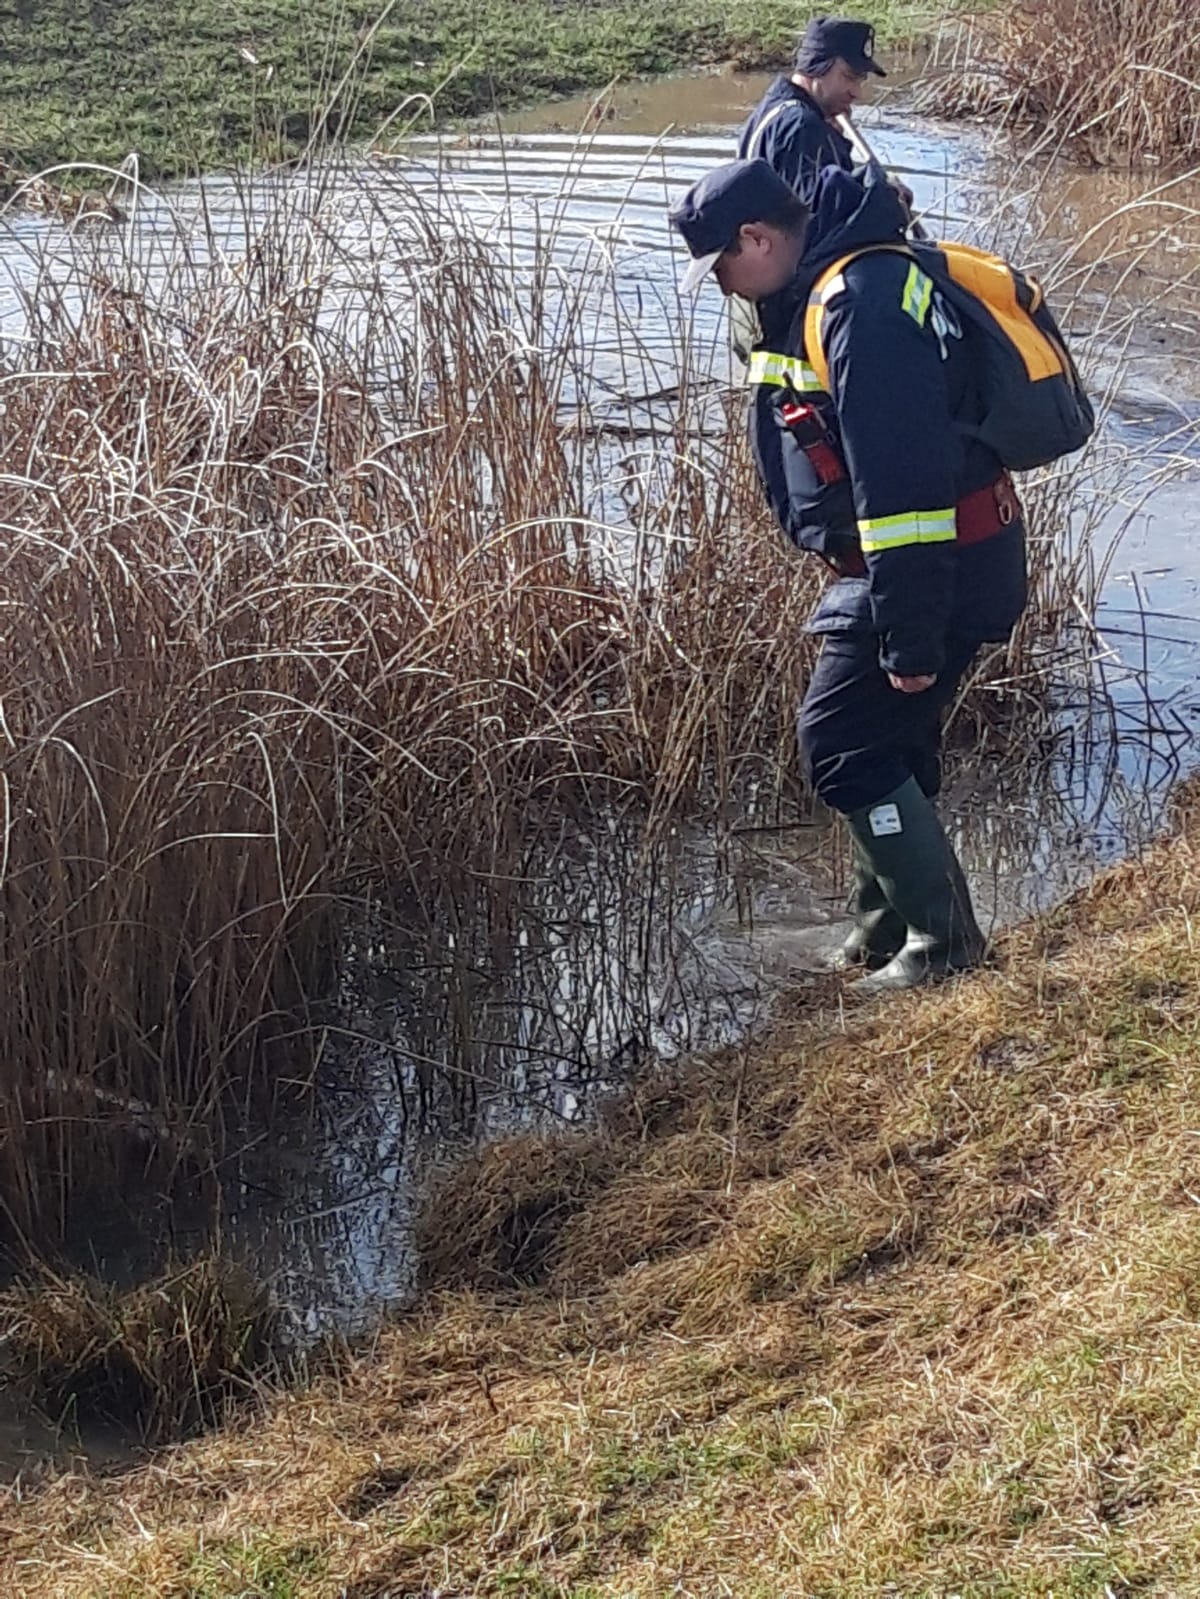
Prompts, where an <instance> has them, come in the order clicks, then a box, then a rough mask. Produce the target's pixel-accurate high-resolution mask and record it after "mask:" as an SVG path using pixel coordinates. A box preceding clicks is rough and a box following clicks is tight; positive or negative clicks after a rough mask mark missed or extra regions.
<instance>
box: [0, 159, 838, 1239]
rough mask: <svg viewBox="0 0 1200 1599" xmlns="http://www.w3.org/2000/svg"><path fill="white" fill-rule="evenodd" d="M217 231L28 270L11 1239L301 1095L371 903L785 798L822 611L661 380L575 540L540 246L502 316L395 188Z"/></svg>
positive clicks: (602, 455)
mask: <svg viewBox="0 0 1200 1599" xmlns="http://www.w3.org/2000/svg"><path fill="white" fill-rule="evenodd" d="M248 203H249V202H247V204H248ZM326 206H328V210H326ZM355 207H357V211H356V212H355V215H356V216H357V220H358V222H359V223H361V227H362V229H363V230H364V234H365V236H369V237H371V238H372V239H374V240H375V241H376V243H377V245H378V251H377V253H376V254H374V255H371V256H369V258H367V259H365V260H358V259H356V260H355V261H353V262H348V261H346V260H345V259H344V256H343V252H344V248H345V238H346V227H347V221H346V218H347V210H348V209H349V210H351V211H353V210H354V208H355ZM327 224H328V225H327ZM246 230H247V233H248V235H249V236H251V237H252V238H253V245H252V246H251V247H249V248H248V249H247V251H246V252H244V254H243V255H241V256H239V257H237V258H235V259H234V260H232V261H229V260H227V258H226V257H225V255H224V254H223V253H222V251H221V250H218V249H217V248H215V246H214V247H213V248H212V249H209V247H208V241H206V239H205V238H204V237H203V234H201V235H199V236H194V235H192V234H189V233H187V232H181V234H180V236H179V239H178V241H177V244H176V245H175V247H174V253H173V254H172V253H168V258H167V259H166V261H165V262H164V261H163V260H162V259H159V258H157V257H156V259H155V260H154V261H153V262H152V263H151V265H149V266H147V265H146V264H145V263H144V262H140V261H139V260H137V259H134V258H128V259H126V258H125V257H124V256H123V255H122V250H123V249H124V244H123V243H122V241H123V239H124V237H125V236H124V235H120V236H116V237H113V238H105V239H103V240H92V241H91V242H90V243H87V242H83V241H77V245H76V249H77V254H76V257H75V276H74V277H73V278H71V279H70V281H68V282H66V283H64V282H63V268H62V264H61V262H58V261H56V260H53V259H47V260H46V261H44V262H41V263H34V264H33V265H34V273H33V276H34V281H33V283H32V287H31V288H30V290H29V294H28V301H27V314H28V321H29V328H28V334H29V336H28V338H27V339H26V340H20V341H18V340H14V341H10V342H8V343H6V344H5V346H4V352H3V355H2V357H0V380H2V381H3V384H4V389H5V394H6V396H7V399H6V402H5V426H4V429H3V433H2V436H0V521H2V523H3V526H4V528H5V529H6V530H7V531H6V532H5V535H4V540H3V552H2V555H0V615H3V617H4V626H5V644H6V647H5V650H4V654H3V664H2V665H0V705H2V706H3V715H2V717H0V987H2V989H3V993H4V996H5V1003H4V1006H3V1008H2V1010H0V1207H2V1209H3V1211H4V1213H5V1215H6V1216H7V1217H8V1218H11V1220H12V1222H13V1223H15V1225H16V1227H17V1228H18V1229H19V1230H20V1231H21V1232H22V1233H23V1234H24V1235H25V1236H27V1237H29V1238H31V1239H37V1238H41V1237H46V1236H48V1235H50V1236H52V1235H53V1234H54V1232H55V1231H56V1229H58V1228H59V1227H60V1226H61V1224H62V1220H63V1217H64V1214H65V1213H66V1212H67V1211H68V1209H69V1207H70V1205H71V1203H72V1201H73V1200H74V1199H75V1198H76V1196H78V1195H79V1194H80V1193H81V1192H84V1191H88V1190H90V1189H91V1188H93V1187H94V1186H96V1185H99V1186H101V1187H103V1185H104V1183H105V1182H107V1181H110V1180H119V1179H120V1176H121V1173H122V1171H123V1169H124V1167H125V1166H126V1165H127V1164H128V1163H129V1161H130V1160H133V1161H136V1162H138V1163H144V1162H145V1161H146V1159H147V1145H149V1146H150V1153H151V1155H157V1156H161V1157H164V1158H165V1161H166V1163H167V1164H178V1163H180V1162H187V1163H189V1165H190V1166H192V1167H193V1168H194V1167H195V1166H197V1165H199V1166H201V1167H203V1166H205V1165H206V1164H208V1162H209V1158H210V1154H211V1150H212V1146H213V1145H214V1144H216V1143H218V1142H219V1141H220V1138H221V1129H222V1125H223V1119H224V1117H225V1114H226V1111H227V1109H228V1106H229V1104H230V1101H231V1099H232V1096H233V1093H234V1091H236V1092H237V1094H238V1098H239V1101H240V1102H241V1103H242V1104H245V1103H251V1104H254V1103H258V1104H264V1103H265V1104H267V1105H269V1103H270V1100H271V1098H272V1096H273V1094H274V1093H275V1092H276V1090H277V1085H278V1084H279V1082H280V1080H281V1079H282V1078H286V1079H287V1080H288V1081H290V1082H292V1083H296V1082H303V1081H304V1080H305V1078H306V1077H307V1076H308V1074H309V1073H310V1072H311V1070H312V1069H313V1065H314V1062H315V1061H316V1059H317V1057H318V1055H319V1052H320V1049H321V1047H322V1038H323V1034H322V1030H321V1022H322V1020H323V1019H324V1018H323V1017H322V1014H321V1012H320V1010H319V1007H320V1006H321V1004H322V1003H323V1002H324V1001H325V1000H326V999H327V998H328V997H329V996H331V995H332V994H333V993H334V991H335V987H336V984H335V975H334V974H335V968H336V965H337V960H338V949H339V941H340V939H341V938H342V934H343V930H344V929H345V928H346V927H347V926H351V927H353V926H355V925H356V922H357V921H361V920H362V919H365V918H367V917H368V916H369V915H370V913H371V907H372V904H373V899H372V896H373V894H374V893H375V891H376V888H377V886H378V885H379V884H380V883H384V884H389V885H400V886H401V887H404V886H407V887H408V888H410V889H411V890H412V892H413V893H414V895H416V896H418V897H419V899H420V900H421V902H422V903H427V902H428V901H429V899H430V897H431V896H436V895H437V894H438V893H439V892H442V891H443V888H444V891H445V893H446V894H447V895H448V896H449V897H450V898H453V896H454V893H455V887H456V885H460V884H462V883H464V882H471V881H475V882H477V881H480V880H486V881H489V882H502V881H503V880H504V879H505V877H506V876H507V877H515V876H516V875H517V874H518V873H519V870H520V866H521V863H522V861H523V860H524V859H525V858H526V852H527V851H528V850H529V848H530V847H531V842H530V841H531V838H532V837H533V836H535V835H536V833H537V830H538V826H539V818H540V817H544V816H545V815H547V814H549V813H550V811H551V810H552V808H553V807H555V806H565V805H575V806H591V807H593V808H598V807H600V806H603V805H610V806H613V807H619V806H630V807H634V806H635V807H637V808H638V810H639V813H640V814H641V815H642V816H644V817H646V818H648V819H649V822H650V825H651V826H655V825H658V824H661V823H663V822H664V821H665V820H666V819H668V818H673V817H678V816H679V815H680V814H682V813H683V812H685V811H686V810H688V809H689V808H691V809H696V810H699V809H704V808H708V807H711V806H713V805H715V804H720V803H722V802H723V801H724V799H725V798H726V797H727V796H728V795H729V794H731V793H732V792H734V791H735V790H736V789H737V788H738V786H739V785H742V784H746V783H749V782H752V781H753V782H758V783H760V784H762V785H763V792H764V793H770V792H775V793H778V792H780V791H781V790H782V789H784V788H786V787H787V786H788V785H789V784H790V782H791V776H790V766H791V755H792V743H793V732H792V727H793V717H794V708H795V700H796V697H797V694H798V692H799V685H800V681H801V677H802V671H801V668H802V664H803V661H804V659H805V656H806V653H807V650H808V648H809V646H808V645H807V643H806V642H805V641H804V639H803V635H802V630H801V625H800V623H801V619H802V617H803V615H804V613H805V610H806V607H807V604H808V601H809V599H810V597H811V594H812V591H813V587H814V583H815V581H816V578H815V575H814V573H813V572H812V571H811V570H809V569H807V568H803V569H802V568H801V567H800V566H799V565H798V564H796V563H792V562H789V561H788V560H787V558H786V556H785V554H784V552H783V551H782V549H781V547H780V544H779V540H778V538H777V536H776V535H775V534H774V533H773V532H772V531H771V530H770V528H769V527H767V526H766V524H765V522H764V518H763V515H762V512H761V508H760V505H759V501H758V496H757V493H756V491H755V490H754V488H753V474H752V470H751V468H750V465H749V462H748V459H747V456H746V452H745V449H744V446H743V444H742V441H741V438H740V432H739V431H738V430H734V432H733V434H732V435H731V440H730V442H728V443H727V442H726V441H725V440H724V439H723V438H721V437H717V438H716V439H712V438H710V439H708V440H707V441H706V442H705V444H704V448H703V451H702V452H701V451H699V450H698V449H697V447H696V444H695V437H694V434H695V427H696V426H698V416H697V414H696V413H697V412H698V410H699V408H700V406H701V405H702V404H705V403H706V399H705V396H704V395H702V394H696V395H693V394H692V393H691V392H690V391H689V390H688V388H687V386H686V384H685V385H684V388H683V390H682V393H681V399H680V402H679V405H678V407H677V416H678V432H675V431H670V432H669V433H668V436H667V437H665V438H664V439H662V440H661V441H658V442H655V441H654V440H653V439H652V440H650V441H649V442H648V443H646V444H645V446H644V447H643V446H642V445H639V444H637V442H636V440H637V434H636V433H631V439H632V440H633V443H632V445H631V446H630V447H631V448H632V450H633V454H632V456H631V457H630V459H631V460H632V462H633V468H632V470H633V484H634V487H633V489H631V491H630V492H631V494H632V496H633V497H632V498H631V499H630V500H629V502H628V505H627V508H626V509H627V513H628V514H626V512H624V511H623V512H621V514H620V515H619V516H617V515H616V513H615V512H614V513H612V514H613V516H614V518H615V520H616V521H617V522H618V523H619V524H620V526H619V527H618V528H617V529H616V530H615V531H614V528H613V527H612V526H610V525H609V523H608V522H607V521H605V520H604V518H603V516H602V515H600V514H599V513H598V512H597V509H596V505H595V501H594V486H595V485H596V484H597V483H599V482H602V481H611V480H612V479H613V477H614V474H615V473H616V471H617V466H618V463H619V461H620V460H621V459H623V456H622V450H621V449H615V448H614V445H613V442H612V436H611V432H610V431H609V429H610V428H611V427H612V426H617V433H618V436H619V435H620V432H621V428H620V426H619V424H620V422H621V419H620V417H618V418H617V423H616V424H614V423H612V422H611V419H610V422H609V423H607V424H606V426H605V428H598V427H597V428H592V427H591V425H590V423H589V421H588V418H587V417H586V416H584V418H583V419H582V422H581V420H580V417H579V416H578V415H576V414H573V413H574V412H577V411H578V405H577V404H576V403H575V402H574V401H573V400H571V399H570V395H571V393H572V391H573V389H574V387H575V384H576V378H577V375H578V373H579V371H580V370H581V369H582V368H584V367H585V366H586V365H587V364H588V363H589V362H590V361H591V359H592V352H591V351H590V349H589V346H588V342H587V341H588V335H587V333H586V330H585V328H584V325H583V321H582V319H583V317H584V313H585V309H586V305H585V300H584V294H585V290H584V289H583V288H579V287H577V286H572V285H571V284H568V285H567V286H566V287H563V286H562V284H561V282H560V280H559V278H558V276H557V267H556V265H555V260H554V256H553V241H552V240H551V239H547V240H541V239H539V240H537V241H535V247H534V261H533V265H532V269H531V270H532V277H533V281H532V283H531V282H530V281H529V278H528V277H527V276H521V277H520V279H519V282H518V280H517V277H515V276H514V274H515V272H516V270H517V269H515V268H514V267H512V266H511V265H510V264H507V263H506V261H505V258H504V255H503V252H502V251H501V250H500V249H499V248H498V247H496V246H494V245H491V244H488V243H487V242H485V241H484V240H482V239H480V238H477V237H475V236H473V235H472V234H471V233H469V232H467V231H464V229H463V228H462V227H461V226H460V225H455V226H454V227H451V226H449V225H448V224H447V221H446V219H445V217H444V216H443V215H442V214H441V212H440V210H439V207H438V204H437V202H428V201H423V200H421V199H420V198H419V197H418V196H417V195H416V194H415V193H413V192H412V191H410V190H409V189H408V188H407V187H406V185H405V184H404V182H403V181H402V180H401V179H395V178H390V177H389V176H388V175H387V174H385V173H382V172H381V173H379V174H375V175H373V176H372V178H371V183H370V187H369V188H367V187H364V188H363V190H362V191H361V192H360V193H355V192H353V191H352V192H350V193H349V194H347V193H346V192H341V193H338V194H336V195H328V196H327V195H326V194H325V193H324V192H323V191H322V190H321V189H320V187H319V185H318V186H315V187H314V188H313V189H312V190H311V191H309V192H303V191H300V190H299V189H297V190H296V191H295V192H293V193H291V194H289V195H288V196H286V197H284V198H281V199H278V200H277V201H276V202H275V207H274V209H269V210H268V212H267V214H265V215H264V214H262V213H261V212H260V213H256V214H255V215H253V216H251V215H249V214H248V215H247V218H246ZM350 231H351V233H353V229H352V228H351V230H350ZM160 253H161V252H160ZM598 270H599V269H598ZM520 271H521V273H525V272H526V267H525V266H524V265H522V267H521V268H520ZM348 275H349V276H351V277H353V280H354V283H355V297H354V300H353V304H352V305H348V304H347V301H346V297H345V292H344V287H343V286H344V284H345V282H346V281H347V276H348ZM581 281H582V282H583V283H585V284H592V283H593V281H594V280H593V278H592V277H591V276H590V275H589V274H587V273H585V274H584V275H583V278H582V280H581ZM599 281H600V282H601V283H602V282H603V274H602V273H600V277H599ZM643 354H644V352H640V351H639V350H638V349H637V348H633V347H631V348H628V349H626V350H624V351H623V352H622V353H621V354H620V355H619V357H618V359H619V361H620V362H621V363H623V365H624V370H625V371H626V372H632V373H634V374H635V376H634V377H633V378H631V379H630V381H631V382H632V383H633V385H634V386H635V387H636V384H637V376H636V374H637V371H638V366H639V362H640V361H641V360H642V357H643ZM643 370H644V371H646V372H647V373H649V372H650V371H651V368H650V367H649V366H644V367H643ZM647 386H648V387H650V386H652V383H651V381H650V379H649V378H648V379H647ZM693 408H695V409H693ZM635 414H636V413H635V411H634V409H633V408H632V407H631V409H630V416H629V418H627V419H626V422H627V425H628V426H629V427H630V429H632V428H633V425H634V424H633V417H634V415H635ZM622 448H624V446H622ZM735 530H736V531H735ZM618 534H619V537H618ZM617 546H619V548H617ZM714 593H719V594H720V603H719V604H715V603H714V601H713V595H714ZM131 1133H132V1134H134V1135H135V1136H134V1138H133V1139H132V1140H131V1138H130V1136H129V1135H130V1134H131Z"/></svg>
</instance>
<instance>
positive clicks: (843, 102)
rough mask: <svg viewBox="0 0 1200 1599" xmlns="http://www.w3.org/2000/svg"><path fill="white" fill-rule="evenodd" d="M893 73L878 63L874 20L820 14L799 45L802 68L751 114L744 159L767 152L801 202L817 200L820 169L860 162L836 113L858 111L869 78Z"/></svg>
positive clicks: (742, 142) (780, 81) (741, 144)
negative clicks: (889, 72)
mask: <svg viewBox="0 0 1200 1599" xmlns="http://www.w3.org/2000/svg"><path fill="white" fill-rule="evenodd" d="M872 74H874V75H875V76H877V77H880V78H883V77H886V76H887V74H886V73H885V72H884V70H883V68H882V67H881V66H880V65H879V63H878V62H877V61H876V60H875V29H874V28H873V27H871V25H870V23H868V22H855V21H852V20H850V19H849V18H843V17H818V18H817V19H816V20H815V21H813V22H810V23H809V25H808V27H807V29H806V30H805V33H804V36H803V38H802V39H801V40H800V43H799V44H798V46H797V47H796V55H795V70H794V71H793V73H792V74H791V76H790V77H784V76H780V77H778V78H776V80H775V82H774V83H773V84H772V85H771V87H770V88H769V89H768V90H767V92H766V94H765V95H764V96H763V98H762V100H761V101H760V102H759V104H758V105H757V106H756V107H755V109H754V111H753V112H752V113H751V115H750V116H749V117H748V118H747V120H746V123H745V125H744V126H743V128H742V131H741V135H740V137H739V139H738V156H739V158H741V159H744V160H745V159H750V160H752V159H754V158H756V157H759V156H761V157H762V159H763V160H764V161H767V162H769V163H770V165H771V167H772V168H773V169H774V171H775V172H777V173H778V174H779V176H780V177H781V178H782V179H783V180H784V182H785V183H788V184H790V185H791V187H792V188H793V189H795V191H796V193H797V194H798V195H799V196H800V198H801V199H802V200H805V201H808V200H811V199H812V195H813V191H814V189H815V188H816V183H817V178H818V176H819V175H820V172H821V169H822V168H823V167H827V166H835V167H841V168H842V169H843V171H845V172H849V171H850V170H851V167H852V166H853V164H854V158H853V153H852V150H851V146H850V141H849V140H848V139H847V138H846V137H845V135H844V134H843V133H842V132H841V130H840V129H839V128H838V126H837V118H838V117H842V116H847V115H848V114H849V113H850V111H851V110H852V109H853V108H854V105H855V104H856V102H857V100H858V97H859V95H860V94H861V93H862V89H863V85H864V84H865V83H866V81H867V78H868V77H869V76H871V75H872Z"/></svg>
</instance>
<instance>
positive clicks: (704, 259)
mask: <svg viewBox="0 0 1200 1599" xmlns="http://www.w3.org/2000/svg"><path fill="white" fill-rule="evenodd" d="M724 254H725V252H724V250H710V251H709V253H708V254H707V255H697V256H693V257H692V264H691V265H690V266H689V267H688V269H687V271H686V272H685V273H684V274H683V281H682V282H681V283H680V285H679V292H680V293H681V294H695V292H696V290H697V289H698V288H699V287H700V285H701V284H702V283H703V282H704V280H705V278H706V277H707V276H708V274H709V273H710V272H711V271H712V269H713V267H715V266H716V264H717V262H718V261H719V260H720V259H721V257H722V256H723V255H724Z"/></svg>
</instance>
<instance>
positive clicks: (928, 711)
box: [799, 629, 979, 815]
mask: <svg viewBox="0 0 1200 1599" xmlns="http://www.w3.org/2000/svg"><path fill="white" fill-rule="evenodd" d="M978 649H979V642H978V640H969V641H968V640H965V639H948V640H947V642H946V657H945V665H944V667H943V669H942V671H941V672H939V674H938V680H937V682H936V683H935V684H934V686H933V687H932V688H929V689H926V690H925V692H924V693H923V694H901V693H900V691H899V689H894V688H893V687H892V685H891V684H890V683H889V682H888V678H887V673H886V672H884V671H883V670H882V668H881V667H880V665H879V640H878V638H877V637H876V635H875V634H874V633H873V632H870V631H867V630H861V631H860V630H857V629H855V630H853V631H848V632H837V633H828V634H826V635H825V639H824V642H823V644H822V646H821V653H820V656H819V657H818V659H817V665H816V669H815V671H814V672H813V675H812V680H811V682H810V683H809V685H808V692H807V693H806V694H805V696H804V703H803V705H802V706H801V708H800V719H799V733H800V747H801V750H802V751H803V753H804V757H805V759H806V761H807V763H808V768H809V772H810V774H811V776H812V781H813V786H814V788H815V789H816V791H817V793H818V794H819V795H820V796H821V798H822V799H823V800H824V801H825V803H826V804H827V805H828V806H830V807H831V808H832V809H833V810H835V811H840V812H841V813H842V814H843V815H846V814H848V813H849V812H850V811H857V810H861V809H862V808H863V807H864V806H868V805H875V804H878V802H879V801H880V800H881V799H883V798H884V796H885V795H887V794H890V793H892V792H893V790H895V789H897V788H899V787H900V785H901V784H902V783H904V782H907V780H908V779H909V778H910V777H915V778H916V780H917V782H918V783H919V784H920V785H921V788H922V789H923V790H924V791H925V793H926V794H927V795H928V796H929V798H930V799H932V798H933V797H934V796H935V795H936V794H937V792H938V789H939V788H940V787H941V778H942V773H941V744H942V716H943V714H944V712H945V710H946V708H947V706H948V705H949V704H950V702H951V701H952V700H953V698H954V695H955V692H956V691H957V689H958V685H959V683H960V682H961V681H962V677H963V674H964V673H965V672H966V670H967V668H968V667H969V666H970V664H971V661H972V659H973V658H974V656H975V654H976V652H977V651H978Z"/></svg>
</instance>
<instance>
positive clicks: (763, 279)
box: [713, 222, 800, 300]
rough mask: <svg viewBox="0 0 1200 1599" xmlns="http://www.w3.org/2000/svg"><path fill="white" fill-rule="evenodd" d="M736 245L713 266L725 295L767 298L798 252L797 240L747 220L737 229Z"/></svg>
mask: <svg viewBox="0 0 1200 1599" xmlns="http://www.w3.org/2000/svg"><path fill="white" fill-rule="evenodd" d="M738 245H739V248H737V249H734V250H726V251H725V254H724V255H722V256H721V257H719V259H718V260H717V264H716V265H715V266H714V267H713V276H714V277H715V278H716V280H717V282H718V283H719V284H720V286H721V293H722V294H724V295H730V294H738V295H740V296H741V297H742V299H743V300H766V299H769V297H770V296H771V295H772V294H778V292H779V290H780V289H782V288H783V287H784V285H785V284H786V283H787V282H788V281H789V279H790V278H791V277H792V276H793V275H794V273H795V271H796V263H797V260H798V259H799V255H800V244H799V241H798V240H796V239H793V238H790V237H789V236H788V235H787V234H786V233H781V232H780V231H779V229H777V228H770V227H766V226H764V224H763V223H761V222H747V223H746V224H745V226H744V227H742V228H741V229H740V230H739V232H738Z"/></svg>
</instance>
